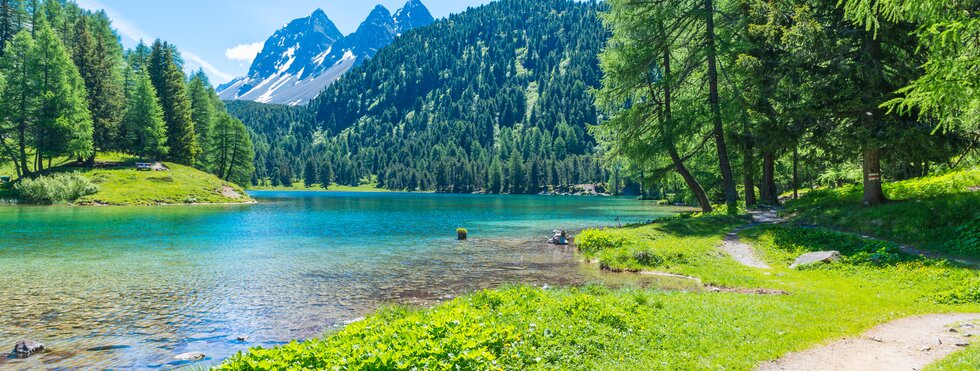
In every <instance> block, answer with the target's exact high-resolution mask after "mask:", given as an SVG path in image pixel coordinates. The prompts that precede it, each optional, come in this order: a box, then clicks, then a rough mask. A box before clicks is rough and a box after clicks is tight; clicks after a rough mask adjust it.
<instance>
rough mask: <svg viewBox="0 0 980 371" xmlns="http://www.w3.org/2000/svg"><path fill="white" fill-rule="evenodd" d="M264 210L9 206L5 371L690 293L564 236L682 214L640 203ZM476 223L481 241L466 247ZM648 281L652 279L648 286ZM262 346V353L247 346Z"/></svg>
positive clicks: (480, 202) (0, 268)
mask: <svg viewBox="0 0 980 371" xmlns="http://www.w3.org/2000/svg"><path fill="white" fill-rule="evenodd" d="M256 197H257V198H259V199H260V201H261V203H260V204H258V205H251V206H213V207H212V206H204V207H152V208H70V207H48V208H38V207H17V206H8V207H0V277H2V278H3V282H2V284H0V307H2V308H3V310H4V316H2V317H0V351H6V350H9V349H13V344H14V342H16V341H17V340H20V339H34V340H38V341H41V342H43V343H45V344H46V345H47V346H48V348H49V349H51V350H50V351H48V352H46V353H44V354H42V355H38V356H35V357H32V358H29V359H27V360H22V359H16V358H11V357H0V368H13V369H37V368H86V369H88V368H134V367H135V368H170V367H172V366H176V365H180V364H179V363H174V362H173V359H172V357H173V356H174V355H176V354H179V353H183V352H187V351H202V352H205V353H206V354H207V355H208V356H209V357H210V358H211V359H212V360H214V361H217V360H220V359H222V358H225V357H228V356H230V355H232V354H234V353H235V352H238V351H240V350H244V349H247V348H248V347H250V346H257V345H265V346H270V345H276V344H281V343H283V342H287V341H289V340H290V339H296V338H300V339H302V338H309V337H313V336H318V335H320V334H322V333H323V332H324V331H325V330H326V329H327V328H329V327H331V326H335V325H339V324H342V323H345V322H347V321H350V320H352V319H355V318H358V317H362V316H364V315H366V314H368V313H369V312H370V311H371V310H373V309H374V308H376V307H377V306H378V305H381V304H384V303H406V304H416V305H430V304H433V303H436V302H438V301H440V300H445V299H448V298H451V297H454V296H456V295H460V294H462V293H465V292H469V291H473V290H478V289H484V288H493V287H497V286H499V285H501V284H506V283H524V284H531V285H545V284H547V285H549V286H563V285H575V284H582V283H586V282H592V281H603V282H607V283H610V284H614V285H619V284H636V283H639V284H643V285H654V286H665V287H687V286H686V285H688V284H687V283H685V282H682V281H678V280H672V279H664V278H656V277H644V278H638V277H636V276H630V275H605V274H602V273H600V272H599V271H598V270H597V269H596V268H595V267H593V266H588V265H583V264H581V263H579V262H578V261H577V259H576V258H575V256H574V252H573V251H572V250H571V249H569V248H562V247H554V246H549V245H546V244H543V243H541V241H543V240H544V239H546V238H547V237H548V233H549V232H550V230H551V229H552V228H554V227H556V226H564V227H566V228H581V227H586V226H599V225H615V224H616V221H615V218H616V217H619V218H620V221H621V222H623V223H629V222H638V221H645V220H648V219H653V218H656V217H658V216H662V215H666V214H669V213H671V212H673V211H674V210H673V209H665V208H660V207H656V206H653V205H652V204H649V203H641V202H638V201H633V200H623V199H603V198H575V197H530V196H529V197H517V196H514V197H503V196H454V195H405V194H317V193H296V192H261V193H257V194H256ZM458 226H464V227H467V228H468V229H469V231H470V236H471V237H475V238H474V239H473V240H471V241H466V242H458V241H454V240H453V237H454V236H455V228H456V227H458ZM639 279H643V280H644V281H643V282H637V280H639ZM239 336H248V338H249V339H248V342H242V341H238V340H236V338H237V337H239Z"/></svg>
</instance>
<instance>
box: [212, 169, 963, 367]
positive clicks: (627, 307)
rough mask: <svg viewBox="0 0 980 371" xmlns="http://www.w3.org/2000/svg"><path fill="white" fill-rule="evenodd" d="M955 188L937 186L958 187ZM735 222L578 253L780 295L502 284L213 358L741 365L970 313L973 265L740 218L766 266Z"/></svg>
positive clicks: (639, 236)
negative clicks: (726, 247)
mask: <svg viewBox="0 0 980 371" xmlns="http://www.w3.org/2000/svg"><path fill="white" fill-rule="evenodd" d="M958 188H959V185H957V186H956V187H950V188H949V189H948V190H947V191H943V192H939V193H936V194H934V196H937V197H944V195H946V196H949V195H952V196H954V197H960V195H959V194H960V193H962V192H963V191H962V190H959V189H958ZM821 202H829V201H827V200H823V201H821ZM745 223H746V220H745V219H744V218H740V217H731V216H726V215H702V216H698V217H676V218H670V219H667V220H660V221H658V222H656V223H653V224H648V225H642V226H631V227H626V228H620V229H608V230H604V231H600V232H598V233H596V235H597V237H598V238H595V239H594V240H595V241H592V242H596V241H598V242H596V243H592V244H591V245H589V243H590V242H589V241H578V243H579V244H580V247H582V246H583V244H584V245H585V246H587V247H586V248H583V256H584V257H585V259H586V260H597V261H598V262H599V264H600V265H602V266H603V267H604V268H607V269H612V270H617V269H618V270H649V271H658V272H666V273H671V274H679V275H685V276H692V277H697V278H699V279H700V280H701V281H702V282H703V283H704V284H707V285H713V286H718V287H728V288H741V289H766V290H768V291H769V292H785V293H788V294H787V295H759V294H752V293H745V292H683V291H662V290H659V289H656V288H635V287H634V288H622V289H610V288H606V287H603V286H602V285H588V286H584V287H568V288H558V289H547V290H546V289H541V288H534V287H527V286H506V287H502V288H498V289H495V290H486V291H480V292H476V293H471V294H467V295H464V296H461V297H459V298H457V299H455V300H451V301H448V302H445V303H443V304H440V305H437V306H435V307H433V308H410V307H404V306H390V307H386V308H383V309H381V310H379V311H378V312H376V313H375V314H373V315H371V316H369V317H368V318H367V319H365V320H363V321H359V322H356V323H353V324H351V325H349V326H347V327H345V328H344V329H342V330H340V331H339V332H336V333H333V334H327V335H325V337H323V338H319V339H310V340H308V341H305V342H293V343H290V344H287V345H284V346H280V347H275V348H270V349H263V348H253V349H251V350H250V351H248V352H245V353H242V354H239V355H237V356H235V357H232V358H230V359H228V360H226V361H225V363H224V364H223V365H222V366H220V367H221V368H223V369H229V370H251V369H286V368H290V367H299V368H313V369H320V368H331V367H341V368H355V369H357V368H405V367H409V368H410V367H420V368H436V369H444V368H452V367H462V368H467V369H469V368H472V369H542V368H562V369H603V368H635V369H705V368H711V369H719V368H721V369H751V368H753V367H755V366H757V365H759V364H761V363H763V362H766V361H770V360H772V359H775V358H778V357H780V356H782V355H784V354H787V353H790V352H794V351H799V350H803V349H806V348H809V347H812V346H815V345H818V344H821V343H823V342H826V341H827V340H829V339H835V338H840V337H844V336H853V335H857V334H860V333H861V332H863V331H865V330H867V329H869V328H871V327H874V326H875V325H878V324H881V323H884V322H887V321H890V320H894V319H898V318H903V317H907V316H912V315H919V314H929V313H950V312H980V292H976V291H975V290H976V287H980V274H978V271H976V270H972V269H968V268H964V267H960V266H957V265H955V264H951V263H949V262H947V261H942V260H937V259H928V258H924V257H914V256H909V255H904V254H901V253H900V252H899V251H897V249H896V246H897V245H896V244H894V243H890V242H881V241H878V242H873V241H868V240H864V239H861V238H860V237H857V236H854V235H850V234H845V233H838V232H833V231H827V230H815V229H808V228H805V227H803V226H799V225H792V224H790V225H783V226H758V227H753V228H748V229H745V230H743V231H741V232H740V236H741V237H742V238H743V240H745V241H746V242H749V243H750V244H751V245H752V246H753V247H754V248H755V249H756V251H757V253H758V254H759V255H760V256H761V258H762V259H763V260H765V261H766V262H767V263H769V264H770V265H771V266H772V269H770V270H764V269H755V268H748V267H745V266H742V265H740V264H738V263H737V262H735V261H734V260H733V259H731V258H730V257H728V256H727V255H725V254H723V253H721V252H720V251H719V250H718V249H717V246H718V245H719V244H720V243H721V242H722V238H723V237H724V236H725V235H726V234H727V233H729V231H731V230H732V229H733V228H735V227H736V226H741V225H744V224H745ZM817 250H838V251H841V252H842V253H843V255H844V259H843V260H842V261H841V262H838V263H834V264H829V265H824V266H819V267H814V268H810V269H790V268H789V267H788V266H789V263H790V262H792V260H793V259H795V257H796V256H798V255H799V254H802V253H804V252H808V251H817ZM746 291H748V292H750V290H746ZM956 357H960V358H962V359H965V360H966V361H956V360H951V361H950V362H968V361H969V360H970V359H971V358H969V357H975V352H974V351H972V350H969V351H968V352H966V353H964V354H958V355H956Z"/></svg>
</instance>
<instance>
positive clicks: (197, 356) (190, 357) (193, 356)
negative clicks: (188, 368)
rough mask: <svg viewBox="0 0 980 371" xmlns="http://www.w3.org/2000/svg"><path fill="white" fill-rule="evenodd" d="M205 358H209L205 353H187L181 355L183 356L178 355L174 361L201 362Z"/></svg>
mask: <svg viewBox="0 0 980 371" xmlns="http://www.w3.org/2000/svg"><path fill="white" fill-rule="evenodd" d="M204 357H207V356H206V355H204V353H201V352H187V353H181V354H178V355H176V356H174V359H176V360H178V361H200V360H202V359H204Z"/></svg>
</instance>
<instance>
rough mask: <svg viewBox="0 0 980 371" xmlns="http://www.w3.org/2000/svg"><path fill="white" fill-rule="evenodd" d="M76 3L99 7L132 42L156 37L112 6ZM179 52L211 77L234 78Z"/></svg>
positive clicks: (91, 0) (92, 0)
mask: <svg viewBox="0 0 980 371" xmlns="http://www.w3.org/2000/svg"><path fill="white" fill-rule="evenodd" d="M77 3H78V5H79V6H81V7H82V8H85V9H89V10H100V9H101V10H103V11H105V14H106V15H108V16H109V19H112V26H113V27H114V28H115V29H116V30H117V31H118V32H119V34H120V35H122V37H125V38H127V39H130V40H132V41H134V42H139V41H143V42H146V43H152V42H153V40H154V39H156V38H155V37H152V36H150V35H149V34H147V33H145V32H143V30H141V29H140V28H139V27H138V26H136V24H134V23H133V22H131V21H130V20H128V19H126V17H124V16H123V15H122V14H119V13H117V12H116V11H114V10H112V8H109V7H107V6H105V5H104V4H102V3H101V2H99V1H98V0H77ZM180 54H181V55H183V56H184V58H185V59H186V60H187V61H189V62H191V63H193V64H195V65H197V66H200V67H201V68H203V69H204V71H205V72H207V73H208V74H210V75H211V76H212V77H217V78H218V79H221V80H222V81H230V80H231V79H234V78H235V76H232V75H231V74H229V73H225V72H224V71H221V70H219V69H218V68H217V67H215V66H214V65H212V64H211V63H208V61H206V60H204V58H201V57H200V56H198V55H197V54H194V53H192V52H190V51H187V50H184V49H181V50H180ZM184 67H185V69H189V70H193V69H194V68H191V67H193V66H184Z"/></svg>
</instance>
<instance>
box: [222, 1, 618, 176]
mask: <svg viewBox="0 0 980 371" xmlns="http://www.w3.org/2000/svg"><path fill="white" fill-rule="evenodd" d="M600 9H601V6H600V5H599V4H598V3H595V2H585V3H582V2H571V1H560V0H549V1H523V0H506V1H500V2H494V3H491V4H489V5H486V6H482V7H480V8H476V9H471V10H469V11H467V12H465V13H463V14H459V15H454V16H451V17H449V18H448V19H445V20H440V21H437V22H436V23H435V24H433V25H431V26H429V27H423V28H420V29H417V30H413V31H410V32H408V33H406V34H404V35H402V36H401V37H399V38H398V39H397V40H396V41H395V42H394V43H393V44H392V45H390V46H388V47H386V48H384V49H382V50H380V51H379V52H378V54H377V55H376V56H375V57H374V59H372V60H370V61H368V62H367V63H364V64H363V65H361V66H359V67H357V68H355V69H354V70H352V71H351V72H349V73H348V74H347V75H345V76H344V77H343V78H341V80H339V81H338V82H337V83H336V84H334V85H332V86H331V87H329V88H328V89H327V90H326V91H324V92H323V93H322V94H321V95H320V96H319V97H318V98H316V99H315V100H314V101H313V102H312V103H311V104H310V107H309V109H310V110H312V114H313V116H314V117H313V118H312V119H309V118H306V117H304V114H303V112H302V110H301V109H290V108H284V107H280V108H272V107H263V106H257V105H254V104H248V103H233V104H231V105H230V106H231V110H232V112H233V113H234V114H235V115H236V116H237V117H240V118H242V119H243V120H244V121H245V122H247V123H248V124H249V126H250V127H251V128H252V129H253V130H255V131H256V133H255V135H256V142H257V143H259V144H258V145H257V147H259V148H260V149H259V150H258V152H257V153H258V157H257V161H256V163H257V165H258V172H257V173H258V176H257V180H259V179H265V178H268V179H269V180H268V181H270V182H272V183H274V184H284V183H287V182H291V179H293V178H296V179H299V178H301V177H303V178H314V179H318V180H319V181H317V182H316V183H321V184H322V183H327V184H329V183H339V184H347V185H356V184H358V183H361V182H365V181H370V182H372V183H373V182H376V183H377V184H378V186H379V187H384V188H390V189H400V190H435V191H440V192H478V191H482V192H490V193H538V192H541V191H544V190H547V189H548V188H549V187H551V188H556V187H557V188H562V187H568V186H571V185H576V184H580V183H597V182H598V183H606V182H609V181H612V182H619V183H620V184H625V181H623V180H622V179H619V178H618V177H617V171H615V170H613V171H610V170H609V169H611V168H612V167H610V166H608V165H607V164H606V163H604V162H603V160H602V158H601V154H600V151H599V150H598V147H597V143H596V140H595V139H594V138H593V136H592V135H591V134H589V132H588V129H587V127H588V126H589V125H594V124H597V123H598V116H597V112H596V110H595V108H594V106H593V105H592V103H591V102H592V99H593V98H592V96H591V93H590V91H591V90H592V89H595V88H597V87H598V86H599V81H600V78H601V73H600V71H599V64H598V59H597V58H596V54H597V53H598V51H599V50H601V47H602V45H603V44H604V43H605V40H606V38H607V37H608V33H607V31H606V30H605V28H604V27H603V26H602V24H601V22H600V20H599V18H598V12H599V10H600ZM309 168H312V169H314V172H315V173H316V174H315V175H310V174H306V173H308V171H304V170H305V169H309ZM614 188H615V189H617V190H618V189H619V188H622V186H620V187H614Z"/></svg>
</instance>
